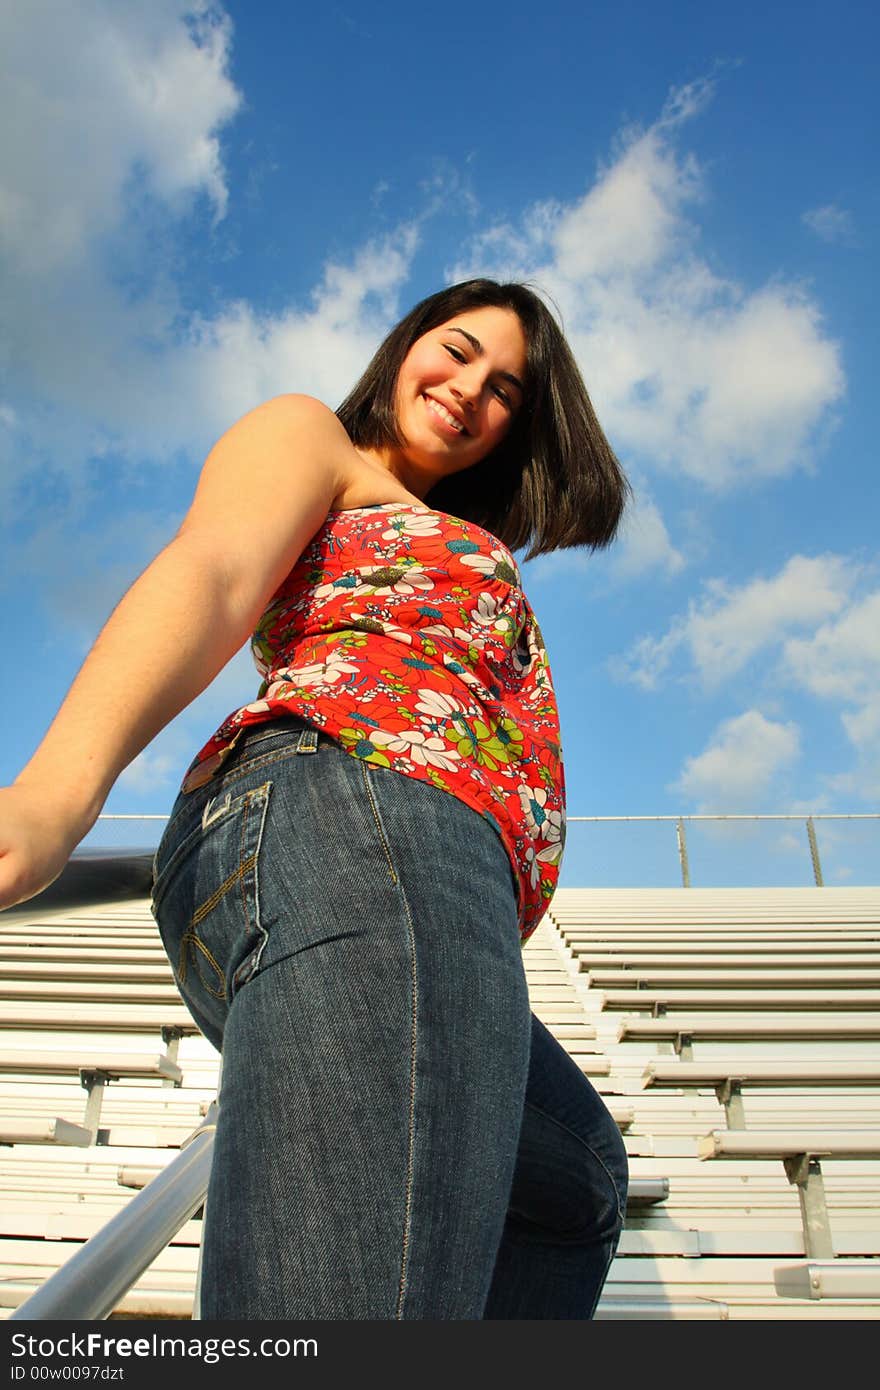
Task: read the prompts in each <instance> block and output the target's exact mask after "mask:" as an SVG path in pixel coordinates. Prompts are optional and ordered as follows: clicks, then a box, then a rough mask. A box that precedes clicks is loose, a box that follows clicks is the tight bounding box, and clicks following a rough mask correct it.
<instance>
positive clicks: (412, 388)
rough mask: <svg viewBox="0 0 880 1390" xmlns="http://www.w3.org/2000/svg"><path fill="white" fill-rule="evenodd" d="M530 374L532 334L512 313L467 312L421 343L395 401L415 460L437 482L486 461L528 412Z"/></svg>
mask: <svg viewBox="0 0 880 1390" xmlns="http://www.w3.org/2000/svg"><path fill="white" fill-rule="evenodd" d="M525 372H526V338H525V333H524V331H523V327H522V324H521V323H520V320H519V318H518V316H517V315H516V314H515V313H513V311H512V310H510V309H496V308H494V307H491V306H488V305H487V306H485V307H483V308H480V309H468V310H465V311H464V312H463V313H460V314H456V316H455V317H454V318H452V319H449V320H448V322H446V323H443V324H441V325H440V326H439V327H438V328H432V329H430V330H429V332H427V333H425V334H424V335H423V336H422V337H421V338H418V339H417V340H416V342H415V343H413V346H412V347H411V348H410V350H409V352H408V353H407V355H406V357H405V358H404V360H403V362H402V364H401V367H400V371H399V373H398V377H397V392H396V399H395V404H396V413H397V424H398V429H399V431H400V434H401V436H402V437H403V439H404V441H405V443H404V446H403V450H402V452H403V455H404V457H405V458H406V460H407V461H408V463H409V464H410V465H415V467H416V468H417V469H418V471H419V473H420V474H421V475H423V476H424V477H425V478H426V479H430V480H433V481H437V480H439V479H440V478H442V477H445V476H446V475H447V474H449V473H457V472H460V471H461V470H462V469H464V468H470V467H471V465H472V464H474V463H477V462H479V460H480V459H482V458H485V457H486V455H487V454H489V453H491V452H492V450H493V449H494V448H495V447H496V445H498V444H500V443H501V440H502V439H503V438H504V436H505V435H506V434H507V432H508V430H509V429H510V427H511V425H512V423H513V420H514V419H515V417H516V415H517V412H518V411H519V410H520V409H521V407H522V404H523V382H524V381H525Z"/></svg>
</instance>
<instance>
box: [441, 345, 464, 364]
mask: <svg viewBox="0 0 880 1390" xmlns="http://www.w3.org/2000/svg"><path fill="white" fill-rule="evenodd" d="M443 346H444V347H445V348H446V351H447V352H448V353H449V356H450V357H454V358H455V360H456V362H466V361H467V358H466V357H465V355H464V353H463V352H462V350H461V348H457V347H453V346H452V344H451V343H444V344H443Z"/></svg>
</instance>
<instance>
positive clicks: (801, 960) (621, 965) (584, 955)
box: [0, 943, 880, 975]
mask: <svg viewBox="0 0 880 1390" xmlns="http://www.w3.org/2000/svg"><path fill="white" fill-rule="evenodd" d="M572 955H573V956H574V957H575V959H576V960H577V961H578V964H579V968H580V970H581V971H582V972H584V971H589V972H590V974H592V972H593V971H594V970H620V969H626V970H627V971H631V972H632V973H633V974H634V975H638V974H640V973H641V972H642V971H649V970H680V971H682V972H685V971H691V970H710V969H711V970H727V969H730V970H749V971H753V970H760V971H764V970H768V969H773V970H775V969H781V970H786V969H789V968H796V969H798V970H808V969H809V970H813V969H815V970H816V971H819V970H826V969H831V968H833V969H841V968H845V969H847V970H849V969H856V968H858V969H861V968H863V967H868V968H871V967H874V968H876V967H877V966H878V965H880V943H878V946H877V950H876V951H873V952H870V953H864V952H862V953H859V954H856V953H855V952H853V953H852V954H849V955H847V954H844V953H843V952H834V951H832V952H828V951H825V952H823V953H821V954H817V953H815V952H804V953H802V954H799V953H798V952H796V951H785V952H783V953H781V954H778V955H777V954H772V953H771V952H769V951H767V952H763V953H762V952H760V951H751V950H749V951H748V952H744V951H743V950H742V949H738V950H736V951H733V950H731V951H729V952H727V953H725V952H723V951H715V950H712V951H700V952H693V951H691V952H690V953H688V952H684V951H673V950H669V951H667V952H662V953H661V952H654V953H653V954H652V953H649V952H647V951H644V952H640V951H618V952H616V953H609V952H607V951H601V952H600V951H592V950H590V949H589V948H588V947H585V948H583V949H580V950H576V951H573V952H572ZM0 960H2V953H0Z"/></svg>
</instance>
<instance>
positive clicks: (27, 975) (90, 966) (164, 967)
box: [0, 955, 176, 998]
mask: <svg viewBox="0 0 880 1390" xmlns="http://www.w3.org/2000/svg"><path fill="white" fill-rule="evenodd" d="M0 976H2V979H3V985H2V989H3V997H6V998H8V997H10V995H9V991H8V990H7V984H8V983H12V982H13V981H15V982H16V983H17V984H24V983H26V982H28V983H29V982H37V981H46V982H49V981H55V982H58V983H59V984H60V986H61V988H62V989H66V988H67V986H68V985H75V984H80V983H81V984H85V983H94V984H100V983H101V982H104V981H106V982H107V983H108V984H109V985H110V987H111V988H112V987H113V986H119V988H118V990H117V994H118V996H119V997H123V998H124V997H125V995H126V987H127V986H128V985H133V984H164V985H167V986H169V987H170V988H176V986H175V985H174V973H173V971H172V969H171V967H170V965H169V964H168V962H167V960H159V959H158V957H157V958H156V959H155V960H153V961H150V962H135V963H134V964H132V963H131V962H128V961H126V960H125V959H124V957H123V956H122V955H119V956H118V957H117V958H116V959H115V960H114V961H113V963H112V964H109V963H106V962H104V961H86V960H82V959H80V958H79V957H77V958H76V959H75V960H63V961H62V960H34V959H31V960H25V961H22V960H13V961H9V960H4V959H3V957H2V955H0ZM19 993H20V991H19Z"/></svg>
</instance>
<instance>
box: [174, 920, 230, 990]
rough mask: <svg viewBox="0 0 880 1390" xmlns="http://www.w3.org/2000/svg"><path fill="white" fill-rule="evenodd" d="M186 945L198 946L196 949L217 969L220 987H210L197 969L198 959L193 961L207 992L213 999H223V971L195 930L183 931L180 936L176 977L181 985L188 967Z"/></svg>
mask: <svg viewBox="0 0 880 1390" xmlns="http://www.w3.org/2000/svg"><path fill="white" fill-rule="evenodd" d="M188 945H192V946H197V947H198V949H199V950H200V951H201V952H202V953H203V955H205V956H206V957H207V959H208V960H209V961H210V962H211V964H212V965H213V967H214V969H215V970H216V971H217V974H218V976H219V978H220V981H221V987H220V989H214V988H212V986H211V985H210V984H209V983H208V981H207V980H206V979H205V977H204V975H203V974H202V972H201V970H200V969H199V965H198V960H196V963H195V964H196V974H197V975H198V977H199V979H200V980H201V982H202V984H203V985H204V987H205V989H206V990H207V991H208V993H209V994H213V996H214V998H215V999H225V998H226V981H225V979H224V978H223V971H222V969H221V968H220V966H219V965H218V963H217V961H216V960H215V959H214V956H213V954H212V953H211V951H209V950H208V948H207V946H206V945H205V943H204V941H202V940H201V939H200V938H199V937H198V936H196V934H195V932H192V931H188V932H184V935H183V938H182V940H181V943H180V965H179V970H178V977H179V980H180V984H181V985H183V984H184V983H185V981H186V975H187V968H188V965H189V953H188V951H187V946H188Z"/></svg>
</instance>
